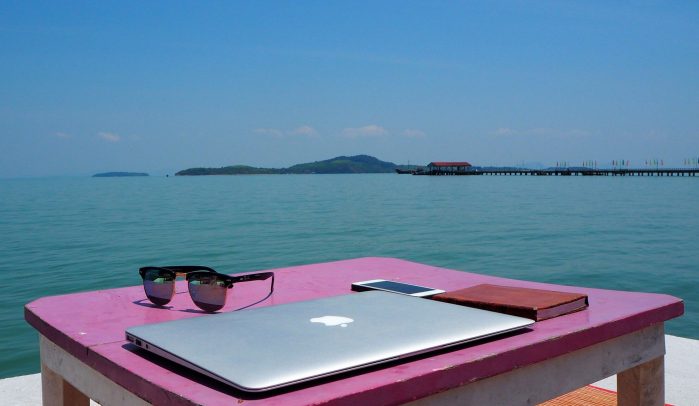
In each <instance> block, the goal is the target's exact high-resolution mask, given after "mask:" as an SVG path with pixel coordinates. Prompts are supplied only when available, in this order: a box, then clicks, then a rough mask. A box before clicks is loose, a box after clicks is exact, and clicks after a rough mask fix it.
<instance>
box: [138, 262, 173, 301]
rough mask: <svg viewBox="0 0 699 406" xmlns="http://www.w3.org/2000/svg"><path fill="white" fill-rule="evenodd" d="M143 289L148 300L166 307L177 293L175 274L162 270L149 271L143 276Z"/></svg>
mask: <svg viewBox="0 0 699 406" xmlns="http://www.w3.org/2000/svg"><path fill="white" fill-rule="evenodd" d="M143 289H144V290H145V291H146V296H148V300H150V301H151V302H153V303H154V304H157V305H158V306H164V305H166V304H168V303H169V302H170V300H171V299H172V295H173V294H174V293H175V274H174V273H173V272H168V271H166V270H162V269H149V270H147V271H146V272H145V273H144V274H143Z"/></svg>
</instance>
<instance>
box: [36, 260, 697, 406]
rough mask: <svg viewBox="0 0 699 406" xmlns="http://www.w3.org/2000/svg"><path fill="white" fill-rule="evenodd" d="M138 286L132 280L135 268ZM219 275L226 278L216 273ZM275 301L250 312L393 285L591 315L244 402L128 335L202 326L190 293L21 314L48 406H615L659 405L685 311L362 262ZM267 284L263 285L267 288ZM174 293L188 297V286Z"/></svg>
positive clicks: (44, 301) (47, 303)
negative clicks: (609, 388) (529, 297)
mask: <svg viewBox="0 0 699 406" xmlns="http://www.w3.org/2000/svg"><path fill="white" fill-rule="evenodd" d="M132 271H133V277H134V282H136V281H137V280H139V277H138V274H137V272H136V269H133V270H132ZM222 271H223V270H222ZM273 271H274V272H275V274H276V288H275V292H274V295H273V296H272V297H271V298H270V299H268V300H267V301H265V302H263V303H260V304H259V305H258V306H268V305H278V304H282V303H289V302H295V301H300V300H307V299H313V298H318V297H323V296H332V295H343V294H352V293H351V291H350V283H351V282H354V281H361V280H367V279H377V278H384V279H392V280H398V281H404V282H410V283H415V284H421V285H426V286H431V287H434V288H441V289H444V290H447V291H448V290H455V289H459V288H463V287H468V286H472V285H477V284H480V283H496V284H502V285H512V286H526V287H534V288H543V289H547V288H548V289H556V290H561V291H573V292H584V293H587V294H588V295H589V299H590V306H589V309H588V310H585V311H582V312H578V313H574V314H570V315H566V316H562V317H558V318H554V319H550V320H546V321H542V322H538V323H536V324H535V325H534V326H533V328H532V329H531V330H530V331H526V332H523V333H521V334H516V335H511V336H507V337H504V338H500V339H491V340H489V341H485V342H481V343H477V344H471V345H467V346H462V347H457V348H456V349H454V350H451V351H443V352H440V353H437V354H431V355H430V354H428V355H424V356H421V357H417V358H415V359H412V360H408V361H404V362H401V363H393V364H389V365H387V366H383V367H374V368H370V369H368V370H363V371H357V372H354V373H349V374H345V375H342V376H339V377H335V378H327V379H323V380H321V381H318V382H316V383H309V384H305V385H302V386H297V387H293V388H291V389H288V390H282V391H277V392H274V393H272V394H268V395H251V394H246V393H243V392H239V391H236V390H233V389H230V388H228V387H227V386H225V385H222V384H219V383H217V382H215V381H213V380H212V379H209V378H206V377H203V376H201V375H198V374H195V373H191V372H189V371H187V370H185V369H183V368H181V367H179V366H176V365H174V364H172V363H169V362H167V361H164V360H162V359H159V358H157V357H153V356H149V355H146V354H144V353H143V352H141V351H137V350H135V347H133V346H132V345H131V344H129V343H127V342H126V341H125V339H124V330H125V329H126V328H127V327H130V326H136V325H141V324H146V323H154V322H160V321H165V320H174V319H181V318H187V317H199V316H200V315H201V313H198V312H197V311H196V307H195V306H194V304H193V303H192V302H191V300H190V298H189V295H188V294H186V293H182V294H177V295H175V299H173V301H172V302H171V303H170V305H171V307H170V308H168V309H162V308H155V307H150V306H148V305H147V303H148V301H147V299H145V295H144V293H143V289H142V287H141V286H140V285H139V286H134V287H129V288H121V289H110V290H102V291H96V292H85V293H77V294H70V295H63V296H52V297H45V298H41V299H38V300H35V301H34V302H31V303H29V304H28V305H26V308H25V318H26V320H27V321H28V322H29V324H31V325H32V326H33V327H34V328H36V329H37V330H38V331H39V333H40V345H41V363H42V390H43V395H44V404H58V405H62V404H87V402H88V397H89V398H92V399H94V400H96V401H97V402H99V403H101V404H103V405H110V404H158V405H164V404H168V405H195V404H197V405H198V404H204V405H224V404H225V405H232V404H257V403H263V404H317V403H332V404H398V403H407V402H414V403H415V404H423V403H424V404H427V403H429V404H438V403H442V404H479V405H480V404H489V405H490V404H498V405H507V404H536V403H539V402H542V401H545V400H547V399H551V398H553V397H556V396H559V395H561V394H563V393H566V392H569V391H571V390H574V389H577V388H579V387H581V386H584V385H586V384H589V383H592V382H595V381H597V380H599V379H602V378H605V377H608V376H611V375H614V374H618V378H617V379H618V388H619V402H620V404H622V405H623V404H628V405H643V404H648V405H656V404H657V405H660V404H662V403H663V397H664V392H663V387H664V381H663V376H664V369H663V357H664V354H665V345H664V330H663V323H664V322H665V321H666V320H669V319H671V318H674V317H677V316H680V315H681V314H682V313H683V311H684V306H683V303H682V301H681V300H680V299H677V298H675V297H672V296H667V295H659V294H647V293H633V292H620V291H610V290H600V289H588V288H580V287H568V286H557V285H547V284H541V283H533V282H525V281H518V280H512V279H503V278H496V277H491V276H485V275H478V274H473V273H467V272H460V271H454V270H449V269H444V268H438V267H434V266H430V265H424V264H418V263H414V262H408V261H403V260H399V259H393V258H359V259H353V260H347V261H339V262H331V263H323V264H314V265H305V266H295V267H290V268H281V269H274V270H273ZM267 282H268V281H267ZM267 287H268V285H267V284H266V282H249V283H243V284H238V285H236V286H235V288H234V289H233V291H232V292H231V293H232V294H231V295H230V296H229V300H228V304H227V305H226V307H225V308H224V309H223V311H229V310H234V309H236V308H238V307H242V306H244V305H247V304H249V303H252V302H254V301H255V300H256V299H259V298H261V297H263V296H264V295H265V294H266V289H267ZM177 291H178V292H186V286H185V285H184V284H180V285H178V288H177Z"/></svg>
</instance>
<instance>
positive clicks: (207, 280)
mask: <svg viewBox="0 0 699 406" xmlns="http://www.w3.org/2000/svg"><path fill="white" fill-rule="evenodd" d="M187 280H188V282H189V295H190V296H191V297H192V301H193V302H194V304H196V305H197V306H199V308H201V309H202V310H204V311H207V312H215V311H216V310H219V309H221V308H222V307H223V305H224V304H226V292H227V291H228V289H227V288H226V284H225V282H224V281H223V280H222V279H221V278H219V277H218V276H216V275H210V274H206V273H195V274H190V275H188V277H187Z"/></svg>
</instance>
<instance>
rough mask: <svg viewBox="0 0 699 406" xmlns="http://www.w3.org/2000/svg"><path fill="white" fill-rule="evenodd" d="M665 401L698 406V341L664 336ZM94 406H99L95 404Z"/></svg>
mask: <svg viewBox="0 0 699 406" xmlns="http://www.w3.org/2000/svg"><path fill="white" fill-rule="evenodd" d="M665 344H666V348H667V354H666V356H665V401H666V402H668V403H671V404H673V405H677V406H683V405H699V390H697V389H696V379H697V376H699V341H697V340H690V339H687V338H682V337H676V336H671V335H666V336H665ZM595 385H596V386H599V387H602V388H606V389H611V390H616V378H615V377H610V378H607V379H604V380H602V381H599V382H597V383H596V384H595ZM0 399H2V404H3V405H9V406H13V405H16V406H24V405H40V404H41V375H40V374H34V375H24V376H17V377H14V378H6V379H2V380H0ZM91 404H92V405H96V403H94V402H92V403H91Z"/></svg>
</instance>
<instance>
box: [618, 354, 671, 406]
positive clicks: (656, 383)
mask: <svg viewBox="0 0 699 406" xmlns="http://www.w3.org/2000/svg"><path fill="white" fill-rule="evenodd" d="M664 359H665V357H662V356H661V357H658V358H655V359H652V360H650V361H648V362H646V363H643V364H641V365H638V366H636V367H634V368H631V369H628V370H626V371H623V372H621V373H619V374H618V375H617V378H616V379H617V389H618V390H619V392H618V395H617V401H618V404H619V406H662V405H664V404H665V362H664Z"/></svg>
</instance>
